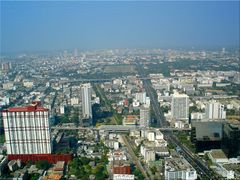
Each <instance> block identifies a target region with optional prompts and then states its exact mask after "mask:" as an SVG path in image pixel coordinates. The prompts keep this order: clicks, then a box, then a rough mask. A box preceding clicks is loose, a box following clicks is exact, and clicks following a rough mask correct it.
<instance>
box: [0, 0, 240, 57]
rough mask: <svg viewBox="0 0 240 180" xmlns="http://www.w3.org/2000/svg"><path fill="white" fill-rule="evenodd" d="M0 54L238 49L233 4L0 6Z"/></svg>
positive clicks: (10, 3)
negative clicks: (116, 50)
mask: <svg viewBox="0 0 240 180" xmlns="http://www.w3.org/2000/svg"><path fill="white" fill-rule="evenodd" d="M0 3H1V4H0V5H1V28H0V30H1V37H0V38H1V47H0V49H1V53H13V52H25V51H28V52H29V51H52V50H62V49H74V48H78V49H106V48H192V47H195V48H214V47H239V41H240V37H239V32H240V28H239V22H240V20H239V18H240V12H239V11H240V10H239V8H240V2H239V1H210V2H209V1H195V2H194V1H183V2H181V1H170V2H167V1H150V2H147V1H105V2H99V1H90V2H86V1H1V2H0Z"/></svg>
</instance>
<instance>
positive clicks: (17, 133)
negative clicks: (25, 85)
mask: <svg viewBox="0 0 240 180" xmlns="http://www.w3.org/2000/svg"><path fill="white" fill-rule="evenodd" d="M48 114H49V111H48V109H46V108H43V107H40V104H39V103H38V102H35V103H33V104H32V105H31V106H26V107H14V108H9V109H7V110H3V111H2V117H3V124H4V131H5V142H6V145H7V154H8V155H30V154H31V155H34V154H51V152H52V143H51V138H50V126H49V118H48Z"/></svg>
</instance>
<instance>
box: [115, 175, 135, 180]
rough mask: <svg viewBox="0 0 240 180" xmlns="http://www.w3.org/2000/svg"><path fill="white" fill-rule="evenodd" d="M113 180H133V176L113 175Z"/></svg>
mask: <svg viewBox="0 0 240 180" xmlns="http://www.w3.org/2000/svg"><path fill="white" fill-rule="evenodd" d="M113 180H134V175H133V174H113Z"/></svg>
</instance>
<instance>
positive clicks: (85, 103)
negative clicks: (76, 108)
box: [81, 83, 92, 119]
mask: <svg viewBox="0 0 240 180" xmlns="http://www.w3.org/2000/svg"><path fill="white" fill-rule="evenodd" d="M91 89H92V87H91V84H90V83H86V84H83V85H82V87H81V96H82V117H83V119H92V104H91Z"/></svg>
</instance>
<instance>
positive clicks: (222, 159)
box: [208, 149, 228, 164]
mask: <svg viewBox="0 0 240 180" xmlns="http://www.w3.org/2000/svg"><path fill="white" fill-rule="evenodd" d="M208 157H209V158H210V159H211V161H212V162H213V163H215V164H217V163H227V162H228V158H227V156H226V155H225V153H224V152H223V151H222V150H221V149H212V150H211V151H210V152H209V153H208Z"/></svg>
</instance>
